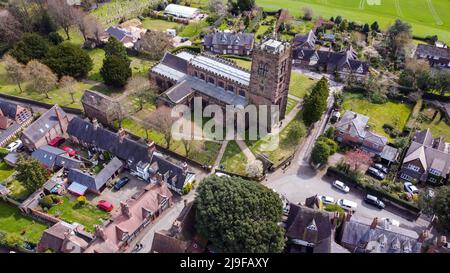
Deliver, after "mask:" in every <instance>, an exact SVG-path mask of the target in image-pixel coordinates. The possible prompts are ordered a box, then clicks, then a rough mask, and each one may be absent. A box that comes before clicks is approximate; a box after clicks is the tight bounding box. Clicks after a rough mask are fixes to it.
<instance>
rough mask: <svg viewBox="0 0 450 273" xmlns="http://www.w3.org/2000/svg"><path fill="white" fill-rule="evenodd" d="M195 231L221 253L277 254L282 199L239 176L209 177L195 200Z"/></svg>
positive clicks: (280, 246)
mask: <svg viewBox="0 0 450 273" xmlns="http://www.w3.org/2000/svg"><path fill="white" fill-rule="evenodd" d="M195 205H196V223H197V230H198V232H199V233H200V235H202V236H203V237H204V238H206V239H208V240H209V241H211V243H212V244H213V246H214V248H215V249H217V250H218V251H219V252H223V253H276V252H281V251H282V250H283V247H284V230H283V228H282V227H281V226H280V225H278V223H279V222H280V221H281V217H282V202H281V199H280V198H279V196H278V195H277V194H276V193H275V192H273V191H272V190H271V189H269V188H266V187H264V186H263V185H260V184H258V183H257V182H254V181H247V180H244V179H242V178H238V177H218V176H209V177H208V178H206V179H205V180H204V181H203V183H201V184H200V186H199V187H198V190H197V197H196V199H195Z"/></svg>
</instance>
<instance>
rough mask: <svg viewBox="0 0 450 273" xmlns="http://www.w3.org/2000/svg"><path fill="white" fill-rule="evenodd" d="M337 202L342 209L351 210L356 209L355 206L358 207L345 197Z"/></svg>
mask: <svg viewBox="0 0 450 273" xmlns="http://www.w3.org/2000/svg"><path fill="white" fill-rule="evenodd" d="M337 204H338V205H339V206H340V207H341V208H343V209H344V210H346V211H352V212H354V211H356V208H357V207H358V204H356V203H355V202H353V201H350V200H347V199H339V200H338V201H337Z"/></svg>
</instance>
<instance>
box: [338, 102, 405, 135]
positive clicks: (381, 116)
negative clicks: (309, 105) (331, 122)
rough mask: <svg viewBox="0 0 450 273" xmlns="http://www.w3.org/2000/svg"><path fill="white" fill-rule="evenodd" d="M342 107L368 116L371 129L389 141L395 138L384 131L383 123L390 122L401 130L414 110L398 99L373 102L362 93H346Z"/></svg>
mask: <svg viewBox="0 0 450 273" xmlns="http://www.w3.org/2000/svg"><path fill="white" fill-rule="evenodd" d="M342 108H343V109H344V110H351V111H354V112H357V113H359V114H363V115H366V116H368V117H369V126H370V127H371V129H372V130H373V131H375V132H377V133H379V134H381V135H383V136H385V137H387V139H388V140H389V141H392V140H393V139H392V138H391V137H389V135H388V134H386V133H385V132H384V130H383V124H385V123H389V124H391V125H393V126H394V127H395V128H396V129H397V130H399V131H400V132H401V131H403V128H404V127H405V124H406V122H407V120H408V118H409V116H410V114H411V111H412V106H410V105H408V104H404V103H400V102H396V101H388V102H386V103H383V104H375V103H371V102H369V101H368V100H366V99H365V98H364V95H363V94H360V93H344V101H343V103H342ZM342 114H343V113H342Z"/></svg>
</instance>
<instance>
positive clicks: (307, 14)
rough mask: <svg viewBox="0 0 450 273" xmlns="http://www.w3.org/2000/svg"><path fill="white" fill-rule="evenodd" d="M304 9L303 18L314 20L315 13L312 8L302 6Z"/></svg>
mask: <svg viewBox="0 0 450 273" xmlns="http://www.w3.org/2000/svg"><path fill="white" fill-rule="evenodd" d="M302 11H303V19H305V20H308V21H309V20H312V18H313V15H314V12H313V10H312V8H310V7H308V6H305V7H303V8H302Z"/></svg>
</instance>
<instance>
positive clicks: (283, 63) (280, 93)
mask: <svg viewBox="0 0 450 273" xmlns="http://www.w3.org/2000/svg"><path fill="white" fill-rule="evenodd" d="M252 59H253V60H252V68H251V75H250V90H249V101H250V103H251V104H255V105H278V106H279V107H280V108H279V109H280V120H282V119H283V118H284V116H285V112H286V105H287V100H288V90H289V82H290V79H291V67H292V48H291V45H290V44H289V43H288V42H282V41H277V40H274V39H268V40H265V41H263V42H262V43H260V44H258V45H255V48H254V50H253V57H252Z"/></svg>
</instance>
